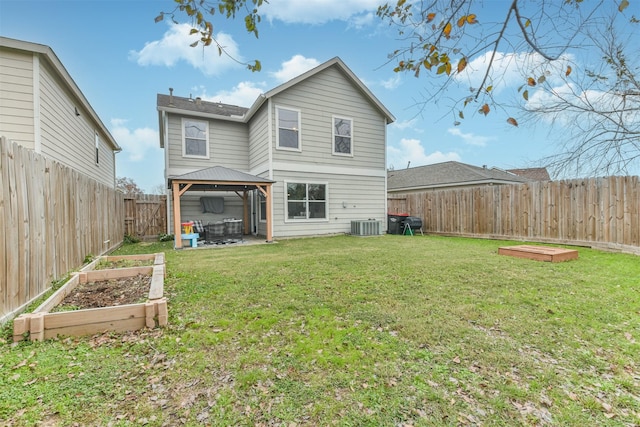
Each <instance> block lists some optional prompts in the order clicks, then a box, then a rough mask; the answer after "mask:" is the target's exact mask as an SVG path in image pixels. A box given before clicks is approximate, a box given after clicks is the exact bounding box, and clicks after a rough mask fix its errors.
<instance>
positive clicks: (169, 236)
mask: <svg viewBox="0 0 640 427" xmlns="http://www.w3.org/2000/svg"><path fill="white" fill-rule="evenodd" d="M158 240H159V241H161V242H170V241H172V240H173V234H164V233H160V234H159V235H158Z"/></svg>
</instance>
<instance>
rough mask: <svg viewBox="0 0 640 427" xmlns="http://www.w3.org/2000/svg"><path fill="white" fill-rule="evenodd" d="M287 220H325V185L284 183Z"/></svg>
mask: <svg viewBox="0 0 640 427" xmlns="http://www.w3.org/2000/svg"><path fill="white" fill-rule="evenodd" d="M286 187H287V219H288V220H306V219H327V185H326V184H311V183H297V182H289V183H286Z"/></svg>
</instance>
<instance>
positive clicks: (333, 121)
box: [331, 115, 353, 157]
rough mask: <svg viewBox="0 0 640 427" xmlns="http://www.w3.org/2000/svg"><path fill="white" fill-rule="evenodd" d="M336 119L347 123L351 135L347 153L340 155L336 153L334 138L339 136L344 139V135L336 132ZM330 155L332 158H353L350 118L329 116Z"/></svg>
mask: <svg viewBox="0 0 640 427" xmlns="http://www.w3.org/2000/svg"><path fill="white" fill-rule="evenodd" d="M337 119H340V120H348V121H349V128H350V131H351V135H349V139H350V144H349V152H348V153H341V152H339V151H336V136H340V137H343V138H344V137H346V136H345V135H340V134H338V133H337V132H336V120H337ZM331 154H333V155H334V156H343V157H353V119H352V118H351V117H345V116H338V115H333V116H331Z"/></svg>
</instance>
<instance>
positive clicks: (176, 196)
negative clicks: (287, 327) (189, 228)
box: [172, 181, 182, 249]
mask: <svg viewBox="0 0 640 427" xmlns="http://www.w3.org/2000/svg"><path fill="white" fill-rule="evenodd" d="M172 184H173V185H172V190H173V191H172V192H173V239H174V240H173V247H174V248H175V249H182V236H181V234H182V230H181V227H180V183H178V182H177V181H173V183H172Z"/></svg>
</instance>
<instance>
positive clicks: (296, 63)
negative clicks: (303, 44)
mask: <svg viewBox="0 0 640 427" xmlns="http://www.w3.org/2000/svg"><path fill="white" fill-rule="evenodd" d="M318 65H320V62H318V60H317V59H315V58H305V57H304V56H302V55H294V56H293V57H292V58H291V59H290V60H288V61H285V62H283V63H282V67H281V68H280V69H279V70H278V71H275V72H273V73H271V75H272V76H273V77H275V78H276V79H277V80H278V81H279V82H281V83H283V82H286V81H289V80H291V79H292V78H294V77H298V76H299V75H300V74H303V73H305V72H307V71H309V70H310V69H312V68H314V67H317V66H318Z"/></svg>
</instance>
